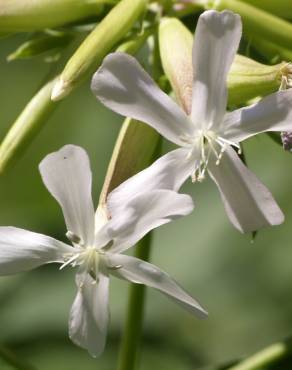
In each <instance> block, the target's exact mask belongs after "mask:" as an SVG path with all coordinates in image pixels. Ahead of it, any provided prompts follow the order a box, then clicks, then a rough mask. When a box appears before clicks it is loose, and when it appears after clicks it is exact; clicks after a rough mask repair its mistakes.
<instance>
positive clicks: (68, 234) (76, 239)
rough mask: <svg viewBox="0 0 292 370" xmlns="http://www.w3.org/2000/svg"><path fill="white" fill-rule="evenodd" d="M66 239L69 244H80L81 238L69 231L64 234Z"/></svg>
mask: <svg viewBox="0 0 292 370" xmlns="http://www.w3.org/2000/svg"><path fill="white" fill-rule="evenodd" d="M66 237H67V239H68V240H70V242H71V243H74V244H80V242H81V238H80V237H79V236H78V235H76V234H74V233H73V232H72V231H70V230H68V231H67V232H66Z"/></svg>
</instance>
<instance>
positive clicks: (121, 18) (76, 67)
mask: <svg viewBox="0 0 292 370" xmlns="http://www.w3.org/2000/svg"><path fill="white" fill-rule="evenodd" d="M146 4H147V0H121V2H119V3H118V4H117V5H116V6H115V7H114V8H113V9H112V10H111V11H110V12H109V13H108V14H107V16H106V17H105V18H104V19H103V20H102V21H101V22H100V23H99V24H98V25H97V27H96V28H95V29H94V30H93V31H92V32H91V33H90V35H89V36H88V37H87V38H86V39H85V40H84V41H83V43H82V44H81V45H80V47H79V48H78V49H77V51H76V52H75V53H74V54H73V56H72V57H71V59H70V60H69V61H68V63H67V65H66V66H65V69H64V71H63V73H62V74H61V76H60V79H59V81H58V82H57V83H56V85H55V87H54V89H53V92H52V100H59V99H61V98H63V97H64V96H66V95H68V94H69V93H70V92H71V91H72V90H73V89H74V88H75V87H76V86H77V85H78V84H79V83H81V82H82V81H83V80H84V79H85V78H86V77H87V76H89V75H90V74H91V73H93V72H94V70H96V69H97V68H98V66H99V65H100V63H101V62H102V59H103V58H104V57H105V55H106V54H107V53H108V52H109V51H110V50H111V49H112V47H113V46H114V45H115V44H116V43H117V42H118V41H119V40H121V39H122V38H123V37H124V36H125V35H126V34H127V33H128V31H129V30H130V28H131V27H132V26H133V24H134V23H135V22H136V21H137V19H138V18H139V17H140V15H141V14H142V13H143V12H144V10H145V8H146Z"/></svg>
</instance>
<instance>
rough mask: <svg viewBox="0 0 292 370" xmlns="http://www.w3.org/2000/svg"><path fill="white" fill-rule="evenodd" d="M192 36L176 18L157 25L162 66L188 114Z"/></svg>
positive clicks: (191, 72) (191, 79)
mask: <svg viewBox="0 0 292 370" xmlns="http://www.w3.org/2000/svg"><path fill="white" fill-rule="evenodd" d="M192 46H193V35H192V34H191V32H190V31H189V30H188V29H187V28H186V27H185V26H184V24H183V23H182V22H180V21H179V20H178V19H176V18H165V19H163V20H162V21H161V22H160V25H159V49H160V56H161V61H162V66H163V69H164V72H165V74H166V76H167V77H168V79H169V81H170V83H171V86H172V88H173V90H174V92H175V95H176V97H177V100H178V102H179V103H180V105H181V106H182V107H183V109H184V110H185V111H186V112H187V113H188V114H190V112H191V104H192V84H193V67H192Z"/></svg>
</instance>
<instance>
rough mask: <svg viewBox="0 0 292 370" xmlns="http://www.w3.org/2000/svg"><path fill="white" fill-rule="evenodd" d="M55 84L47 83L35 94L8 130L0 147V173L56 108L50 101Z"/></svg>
mask: <svg viewBox="0 0 292 370" xmlns="http://www.w3.org/2000/svg"><path fill="white" fill-rule="evenodd" d="M55 82H56V79H54V80H52V81H50V82H48V83H47V84H46V85H45V86H43V87H42V88H41V89H40V90H39V91H38V92H37V94H36V95H35V96H34V97H33V98H32V99H31V101H30V102H29V103H28V104H27V106H26V107H25V108H24V110H23V111H22V112H21V113H20V115H19V116H18V118H17V119H16V121H15V122H14V124H13V125H12V126H11V128H10V129H9V131H8V133H7V135H6V136H5V138H4V139H3V141H2V143H1V145H0V173H3V172H4V170H6V168H7V166H8V165H10V164H11V162H13V161H14V160H15V159H17V157H18V156H19V155H20V154H21V153H22V152H23V151H24V150H25V148H26V147H27V145H28V143H29V142H30V141H31V140H32V139H33V138H34V137H35V136H36V135H37V133H38V132H39V131H40V129H41V128H42V126H43V124H44V123H45V122H46V119H47V117H48V116H49V114H50V113H51V112H52V111H53V109H54V108H55V107H56V106H57V104H56V103H54V102H52V101H51V99H50V97H51V92H52V88H53V86H54V83H55Z"/></svg>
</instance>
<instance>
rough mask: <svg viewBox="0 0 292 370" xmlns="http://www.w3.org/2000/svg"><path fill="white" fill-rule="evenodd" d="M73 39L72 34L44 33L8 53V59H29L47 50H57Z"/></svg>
mask: <svg viewBox="0 0 292 370" xmlns="http://www.w3.org/2000/svg"><path fill="white" fill-rule="evenodd" d="M72 39H73V35H72V34H68V33H67V34H63V33H60V34H59V35H55V36H53V35H44V36H39V37H37V38H34V39H32V40H28V41H26V42H24V43H23V44H22V45H20V46H19V47H18V48H17V49H16V50H15V51H14V52H13V53H11V54H10V55H8V57H7V60H8V61H12V60H16V59H28V58H32V57H35V56H39V55H41V54H44V53H46V52H52V51H54V52H56V51H58V50H61V49H63V48H64V47H65V46H67V45H68V43H69V42H70V41H71V40H72Z"/></svg>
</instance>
